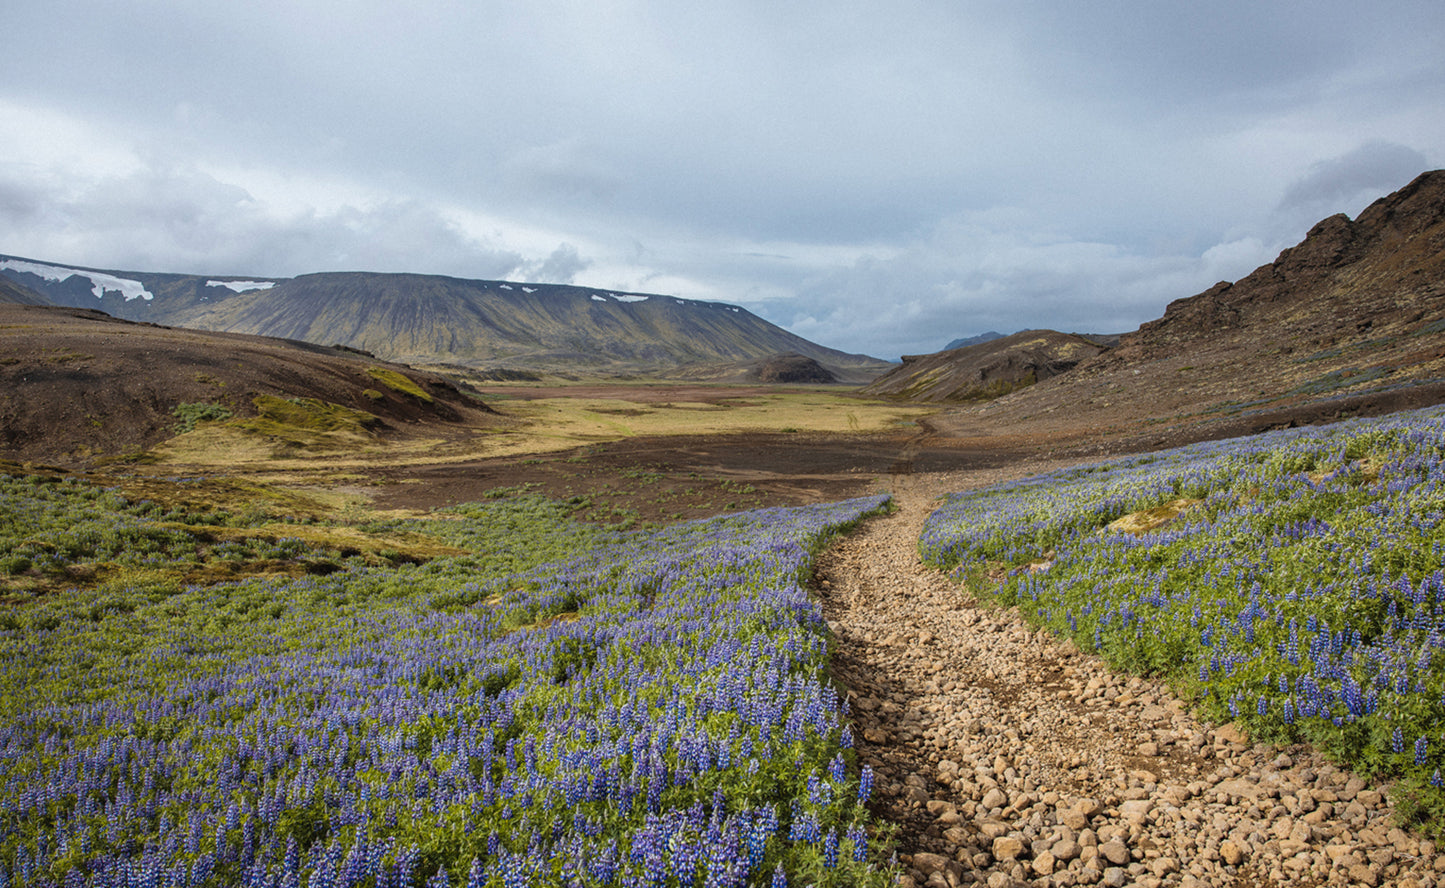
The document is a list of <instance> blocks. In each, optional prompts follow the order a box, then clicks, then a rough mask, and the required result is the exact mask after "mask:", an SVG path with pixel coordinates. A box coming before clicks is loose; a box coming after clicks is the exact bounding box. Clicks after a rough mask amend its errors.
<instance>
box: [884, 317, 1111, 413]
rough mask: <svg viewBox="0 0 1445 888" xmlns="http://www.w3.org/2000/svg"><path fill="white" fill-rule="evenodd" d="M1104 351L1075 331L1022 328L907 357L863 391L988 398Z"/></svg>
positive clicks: (920, 397)
mask: <svg viewBox="0 0 1445 888" xmlns="http://www.w3.org/2000/svg"><path fill="white" fill-rule="evenodd" d="M1103 351H1104V348H1103V347H1102V346H1100V345H1097V344H1095V343H1094V342H1092V341H1090V340H1088V339H1085V338H1083V337H1082V336H1077V335H1074V334H1072V333H1057V332H1055V331H1053V330H1024V331H1021V332H1019V333H1015V334H1013V335H1012V336H1004V337H1001V338H997V339H986V340H984V341H982V342H979V343H977V344H973V345H965V346H963V347H961V348H955V349H950V350H948V351H942V352H938V353H936V354H931V355H904V356H903V364H902V366H899V367H897V368H895V369H893V370H891V371H889V372H888V373H886V374H884V375H883V376H881V377H879V378H878V379H876V380H874V381H873V382H872V384H870V385H868V386H867V387H866V388H864V389H863V393H864V394H868V395H877V396H882V397H892V398H902V399H905V400H910V401H927V402H950V401H985V400H990V399H992V398H997V397H1000V396H1001V395H1006V394H1008V393H1009V392H1011V391H1015V390H1017V389H1021V388H1025V387H1027V386H1031V385H1033V384H1034V383H1036V382H1039V381H1041V380H1044V379H1049V378H1051V377H1054V376H1058V375H1059V374H1061V373H1065V372H1067V371H1069V370H1072V369H1073V368H1074V367H1075V366H1077V365H1078V364H1079V362H1080V361H1083V360H1086V359H1088V358H1092V357H1094V356H1096V355H1098V354H1100V353H1101V352H1103Z"/></svg>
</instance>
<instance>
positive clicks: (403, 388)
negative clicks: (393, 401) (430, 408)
mask: <svg viewBox="0 0 1445 888" xmlns="http://www.w3.org/2000/svg"><path fill="white" fill-rule="evenodd" d="M366 375H367V376H370V377H371V378H372V379H375V380H376V381H377V382H379V383H381V384H382V385H384V386H386V387H387V388H389V389H391V390H392V391H394V392H401V393H402V394H404V395H410V396H411V397H413V398H416V399H417V400H418V401H424V402H426V403H428V404H430V403H431V402H432V396H431V395H429V394H427V393H426V392H425V391H423V390H422V387H421V386H419V385H417V384H416V382H415V381H413V380H412V379H411V377H409V376H406V375H405V374H402V373H398V372H397V371H395V370H389V369H387V368H385V367H368V368H366Z"/></svg>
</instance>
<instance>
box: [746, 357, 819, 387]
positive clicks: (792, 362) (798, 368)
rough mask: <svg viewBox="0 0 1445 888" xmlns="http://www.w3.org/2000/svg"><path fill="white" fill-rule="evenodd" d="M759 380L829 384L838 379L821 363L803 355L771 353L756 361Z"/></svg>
mask: <svg viewBox="0 0 1445 888" xmlns="http://www.w3.org/2000/svg"><path fill="white" fill-rule="evenodd" d="M756 372H757V378H758V381H759V382H782V383H807V384H812V385H829V384H832V383H835V382H837V381H838V378H837V377H835V376H834V375H833V374H832V373H829V372H828V369H827V368H826V367H824V366H823V365H822V364H819V363H818V362H817V361H815V360H813V359H812V358H809V357H806V356H804V355H773V356H772V357H771V358H765V359H763V360H762V361H760V362H759V363H758V367H757V371H756Z"/></svg>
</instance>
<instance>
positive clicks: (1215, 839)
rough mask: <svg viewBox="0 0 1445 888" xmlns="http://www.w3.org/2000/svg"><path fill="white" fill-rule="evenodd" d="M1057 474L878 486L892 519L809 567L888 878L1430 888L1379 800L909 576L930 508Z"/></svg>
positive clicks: (1346, 779) (959, 476)
mask: <svg viewBox="0 0 1445 888" xmlns="http://www.w3.org/2000/svg"><path fill="white" fill-rule="evenodd" d="M1059 467H1061V464H1059V463H1043V462H1019V463H1015V464H1012V465H1009V466H1007V467H1003V468H988V469H976V470H968V471H955V472H949V473H929V474H914V475H895V476H892V477H890V478H887V479H886V480H885V481H883V482H881V483H883V485H884V487H886V488H887V489H889V490H890V491H891V492H892V494H893V496H894V498H895V504H896V505H897V506H898V509H899V510H898V511H897V512H895V513H894V514H892V515H889V516H887V517H885V518H875V519H873V520H871V521H870V522H869V523H867V524H866V525H865V526H863V527H862V528H860V529H858V530H857V531H855V532H853V533H852V534H851V535H849V536H848V537H847V538H845V539H843V540H842V541H840V542H838V543H837V544H835V545H834V547H833V548H832V549H831V550H830V551H829V552H828V553H827V554H825V555H824V556H823V558H822V560H821V562H820V564H819V567H818V570H817V571H816V578H815V587H816V593H817V595H818V597H819V599H820V600H821V602H822V604H823V608H824V613H825V615H826V617H827V619H828V621H829V624H830V626H831V627H832V629H833V631H834V633H835V635H836V637H837V652H836V655H835V658H834V663H835V666H834V668H835V673H836V676H837V678H838V679H839V681H840V682H841V683H842V684H843V685H844V686H845V687H846V688H848V691H849V699H850V703H851V706H852V710H853V719H854V730H855V734H856V737H857V749H858V752H859V759H860V765H870V766H871V767H872V768H873V770H874V771H875V773H876V779H877V783H876V786H877V790H876V791H875V799H876V804H877V806H878V809H879V810H878V813H879V814H880V815H881V816H882V817H884V818H885V819H886V820H889V821H892V822H893V823H896V824H897V825H898V833H897V836H896V843H897V847H898V849H899V860H900V862H901V863H902V864H903V865H904V867H903V868H904V871H905V873H906V875H905V876H904V877H903V878H902V880H901V881H900V885H903V886H915V885H929V886H955V885H969V884H980V883H981V884H986V885H988V886H990V888H1000V886H1014V885H1039V886H1071V885H1095V884H1101V885H1110V886H1123V885H1139V886H1160V885H1180V886H1200V885H1239V886H1255V885H1326V884H1327V885H1369V886H1375V885H1400V886H1407V885H1418V886H1432V885H1439V884H1445V856H1437V854H1436V850H1435V848H1434V845H1433V844H1432V843H1431V842H1429V841H1423V840H1420V839H1418V837H1414V836H1411V835H1408V834H1406V833H1405V832H1404V831H1402V830H1399V829H1396V828H1393V825H1392V821H1391V810H1390V806H1389V803H1388V802H1387V801H1386V800H1385V799H1384V798H1383V794H1382V793H1381V792H1380V791H1379V788H1378V787H1370V786H1367V785H1366V784H1365V782H1364V781H1363V780H1360V779H1359V778H1357V777H1355V776H1354V775H1352V774H1350V773H1348V772H1347V771H1344V770H1342V769H1340V768H1337V767H1335V766H1334V765H1331V764H1330V763H1328V762H1326V761H1325V760H1324V759H1322V758H1320V757H1319V756H1318V755H1316V754H1314V753H1312V752H1310V751H1308V750H1304V749H1298V748H1295V749H1289V750H1284V751H1282V750H1278V749H1273V748H1270V747H1266V746H1262V745H1250V744H1249V743H1248V742H1247V741H1246V740H1245V738H1243V737H1242V736H1240V735H1239V734H1238V733H1237V732H1236V731H1234V730H1233V728H1232V727H1231V726H1227V725H1226V726H1222V727H1210V726H1208V725H1205V724H1201V723H1200V722H1199V721H1197V720H1196V719H1195V718H1193V717H1192V716H1191V715H1190V714H1189V712H1188V708H1187V705H1186V704H1185V702H1184V701H1182V700H1179V699H1177V698H1175V697H1174V696H1173V695H1172V694H1171V693H1170V692H1169V690H1168V688H1166V687H1164V686H1162V685H1160V684H1158V683H1155V682H1150V681H1145V680H1143V679H1140V678H1131V677H1128V676H1123V675H1119V674H1116V673H1114V672H1112V671H1111V670H1110V669H1109V668H1108V667H1107V666H1106V665H1105V664H1104V663H1103V661H1102V660H1100V659H1099V658H1098V657H1095V656H1093V655H1092V654H1084V653H1081V652H1079V651H1078V650H1077V649H1076V648H1075V647H1074V646H1073V645H1072V643H1070V642H1063V643H1060V642H1059V641H1058V640H1057V639H1054V638H1052V637H1051V636H1049V635H1047V634H1046V633H1044V632H1033V631H1031V630H1030V628H1029V627H1028V626H1027V625H1026V624H1024V622H1023V621H1022V620H1021V619H1020V617H1019V616H1018V614H1017V612H1016V611H1013V610H1000V609H998V608H996V607H991V606H988V605H985V604H982V603H980V602H978V601H976V600H974V599H973V598H972V596H971V595H969V593H967V592H966V591H965V590H964V589H963V588H962V587H961V586H958V585H956V584H955V583H953V582H952V581H951V580H950V579H948V578H947V577H946V576H945V575H944V574H942V573H940V572H938V571H935V570H932V569H929V568H926V567H924V566H923V565H922V564H921V563H920V561H919V557H918V550H917V545H918V539H919V532H920V530H921V528H922V526H923V522H924V521H925V519H926V518H927V517H928V514H929V512H930V511H931V510H932V509H933V508H934V507H935V506H936V504H937V503H936V501H937V498H938V497H940V496H942V495H943V494H945V493H948V492H952V491H957V490H966V489H971V488H978V487H984V486H987V485H991V484H996V483H999V482H1001V481H1004V480H1009V479H1012V478H1018V477H1022V476H1024V475H1028V474H1033V473H1036V472H1041V471H1049V470H1052V469H1055V468H1059Z"/></svg>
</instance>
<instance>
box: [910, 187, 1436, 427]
mask: <svg viewBox="0 0 1445 888" xmlns="http://www.w3.org/2000/svg"><path fill="white" fill-rule="evenodd" d="M1439 401H1445V170H1436V171H1433V172H1428V173H1424V174H1422V175H1421V176H1419V177H1418V178H1416V179H1415V180H1414V181H1413V182H1411V183H1410V184H1408V185H1407V186H1405V187H1404V188H1402V189H1400V190H1399V191H1396V192H1395V193H1393V194H1390V195H1388V196H1387V197H1383V198H1381V199H1379V200H1377V201H1375V202H1374V203H1373V204H1371V205H1370V206H1369V207H1368V208H1366V209H1365V210H1364V211H1363V212H1361V213H1360V215H1359V217H1358V218H1356V219H1354V220H1351V219H1350V218H1349V217H1348V216H1345V215H1335V216H1331V217H1329V218H1328V219H1325V220H1323V221H1321V222H1320V223H1318V224H1317V225H1315V226H1314V227H1313V228H1312V229H1310V231H1309V233H1308V234H1307V235H1306V236H1305V238H1304V240H1303V241H1301V242H1300V243H1299V244H1298V245H1296V246H1294V247H1291V248H1289V249H1286V250H1284V251H1283V252H1281V253H1280V254H1279V256H1278V258H1276V259H1275V260H1274V261H1273V262H1271V263H1269V264H1266V265H1262V266H1260V267H1259V268H1257V269H1255V270H1254V271H1253V272H1252V273H1250V274H1249V275H1248V276H1246V277H1244V278H1241V279H1240V280H1238V281H1235V282H1233V283H1229V282H1221V283H1218V284H1216V285H1215V286H1213V287H1211V288H1209V289H1208V290H1206V291H1204V292H1203V293H1200V294H1198V295H1195V296H1191V297H1189V298H1186V299H1180V300H1177V301H1175V302H1173V303H1170V305H1169V306H1168V307H1167V308H1166V309H1165V312H1164V316H1163V317H1161V318H1159V319H1157V320H1154V321H1150V322H1148V323H1145V324H1143V325H1141V326H1140V328H1139V329H1138V330H1137V331H1134V332H1132V333H1127V334H1125V335H1124V336H1122V337H1121V339H1120V342H1119V345H1118V347H1116V348H1112V349H1109V350H1107V351H1103V352H1100V353H1099V354H1098V355H1097V356H1095V357H1093V358H1090V359H1088V360H1086V361H1083V362H1081V363H1080V364H1079V365H1078V366H1077V367H1076V368H1075V369H1073V370H1071V371H1069V372H1068V373H1066V374H1063V375H1061V376H1058V377H1055V378H1054V379H1050V380H1047V381H1043V382H1040V383H1039V384H1038V385H1036V386H1033V387H1030V388H1027V389H1024V390H1021V391H1016V392H1013V393H1011V394H1009V395H1006V396H1004V397H1001V398H998V399H997V400H994V401H992V402H990V403H988V404H985V405H981V406H977V407H971V408H965V409H960V410H956V411H953V412H952V413H951V414H950V415H949V416H946V417H941V418H939V419H938V421H937V422H936V423H935V425H936V426H937V427H938V428H939V429H940V431H945V432H947V431H950V430H951V431H955V432H961V431H965V430H970V429H972V430H977V429H979V428H983V427H990V428H993V427H996V428H999V429H1001V430H1002V429H1007V433H1008V434H1033V433H1038V434H1045V433H1051V430H1056V429H1059V428H1063V427H1074V428H1076V429H1078V430H1079V434H1080V435H1081V436H1083V437H1090V438H1091V439H1099V438H1101V437H1107V436H1111V435H1112V436H1121V437H1131V438H1132V439H1133V440H1135V441H1136V442H1137V443H1138V444H1139V445H1140V446H1156V445H1160V444H1169V443H1175V442H1178V441H1182V440H1195V439H1199V438H1202V437H1217V436H1220V435H1227V434H1244V433H1247V432H1251V431H1258V430H1261V429H1265V428H1271V427H1275V426H1280V425H1290V424H1295V423H1301V422H1313V421H1317V420H1319V419H1325V418H1331V417H1336V416H1343V415H1352V414H1356V413H1378V412H1383V411H1388V410H1398V409H1403V408H1406V407H1412V406H1418V405H1423V404H1429V403H1437V402H1439ZM1001 433H1002V432H1001Z"/></svg>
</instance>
